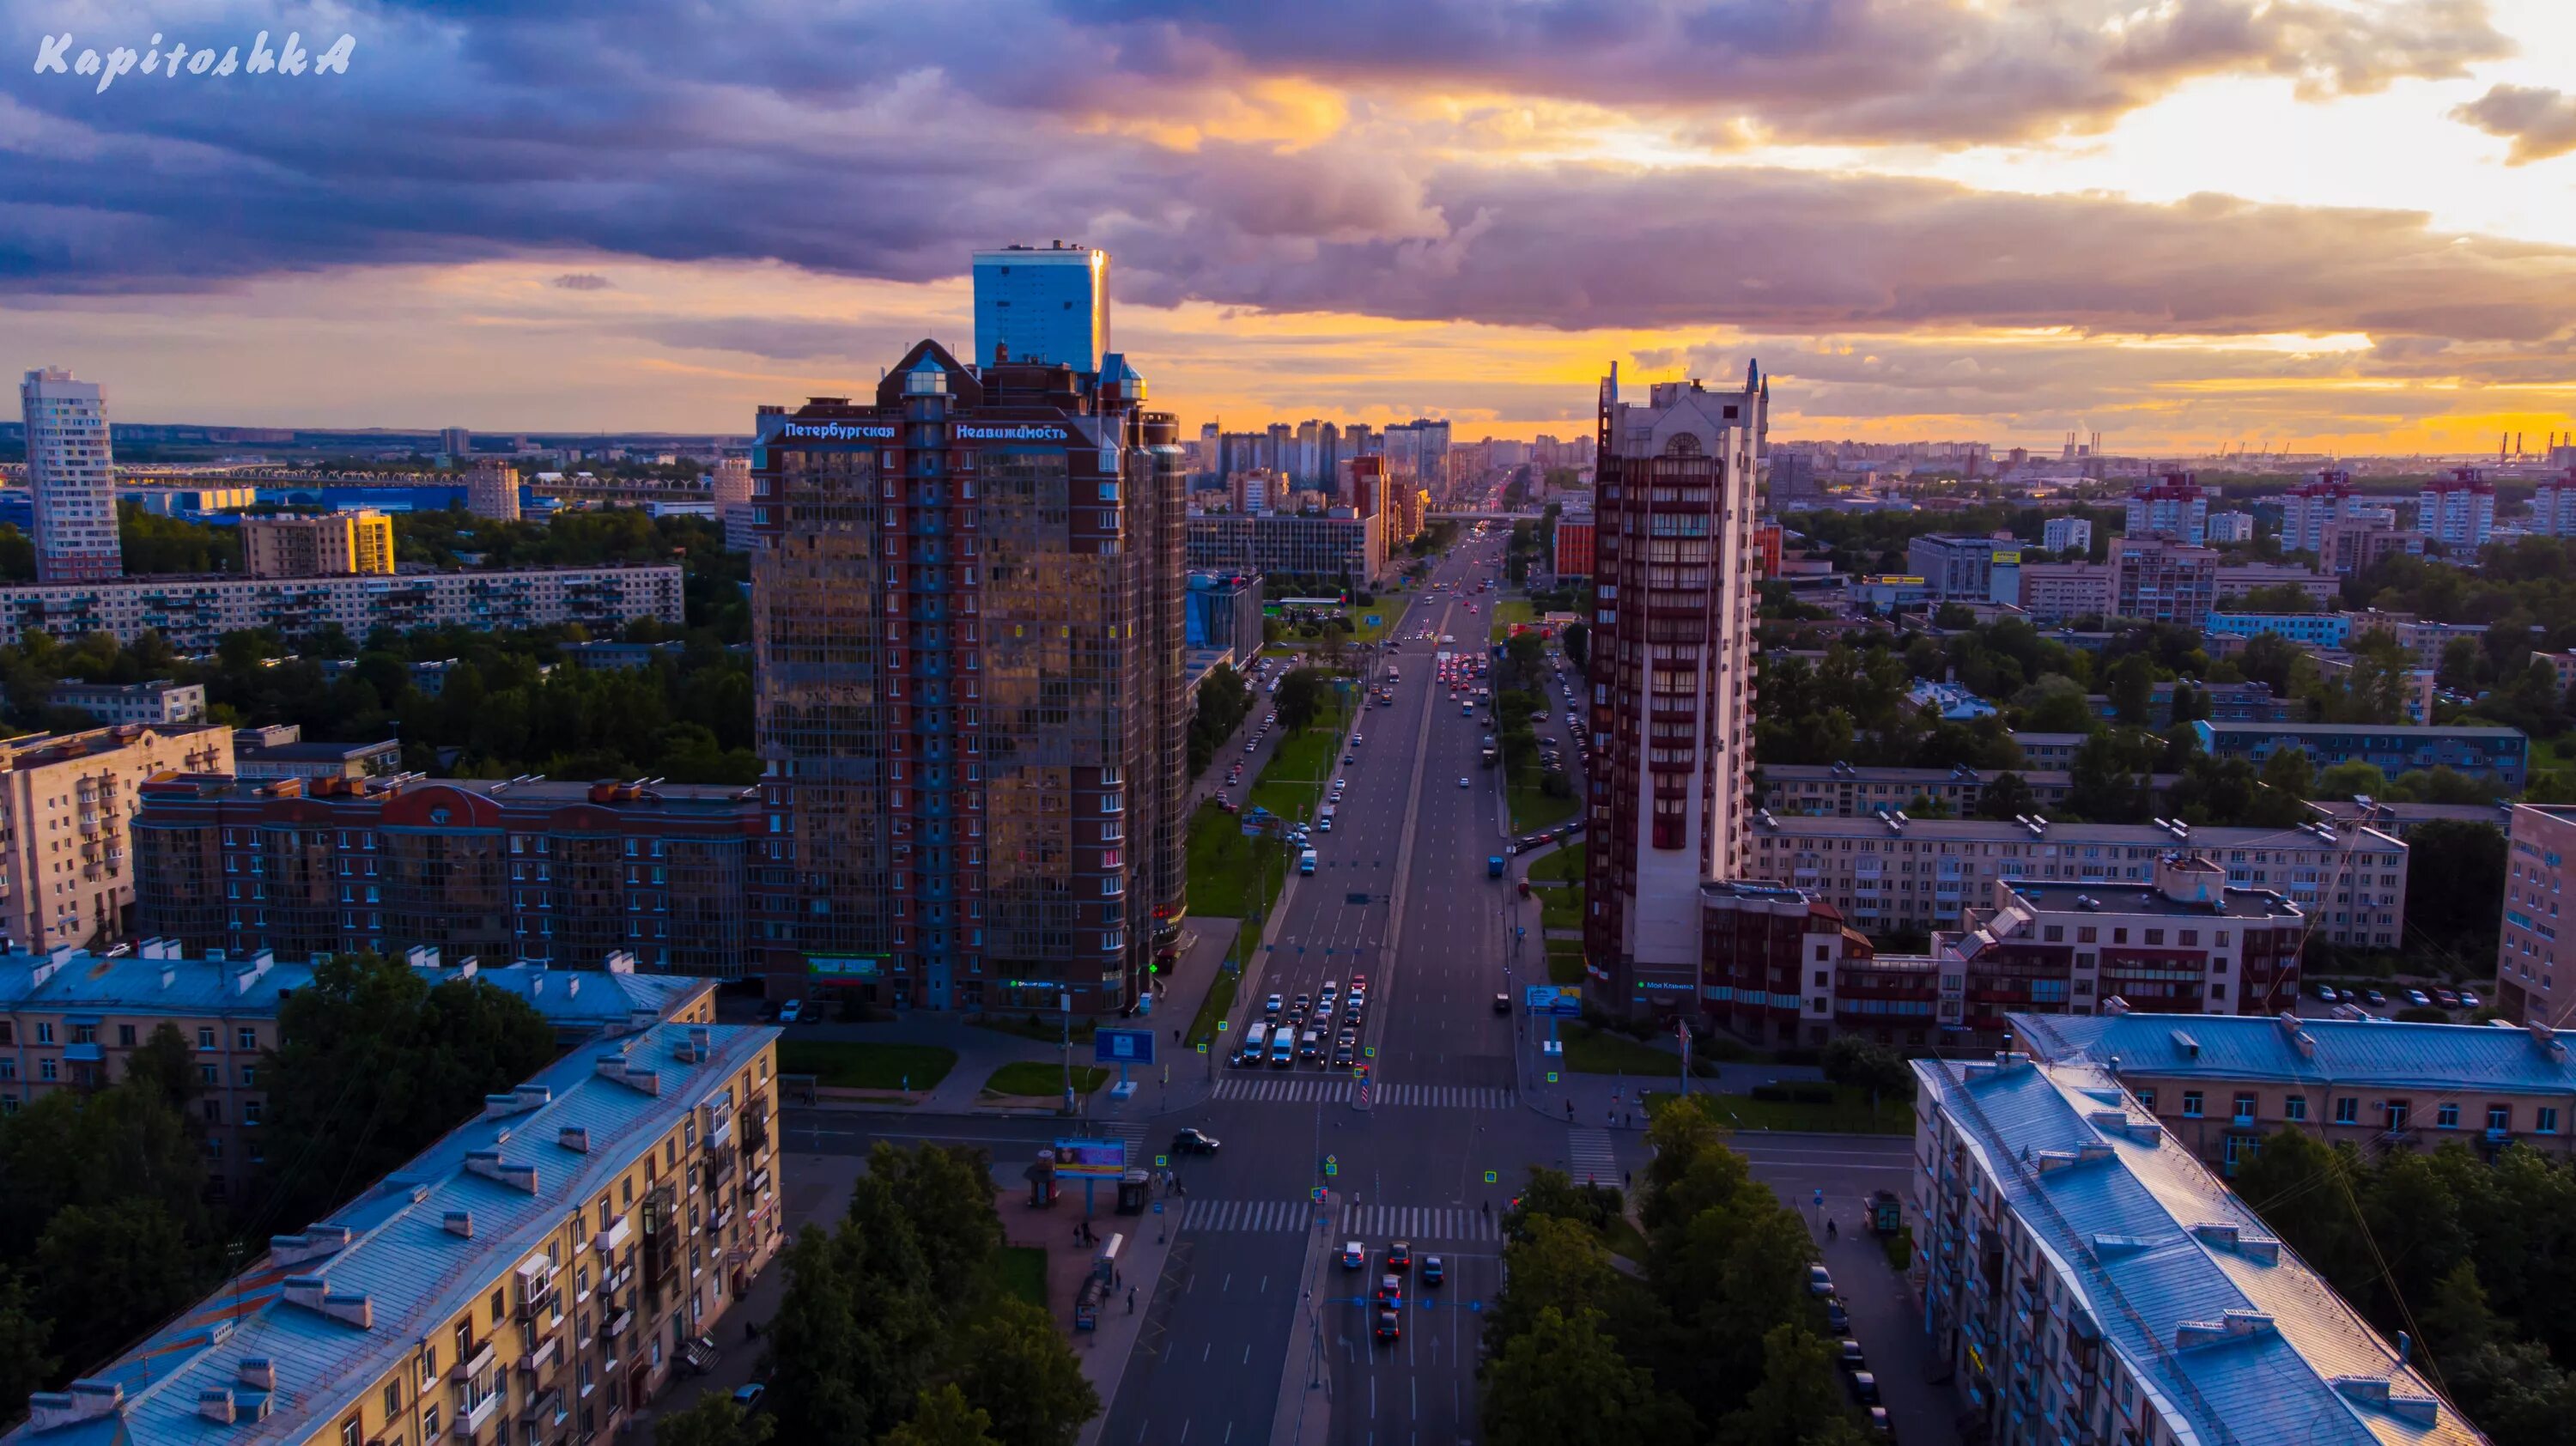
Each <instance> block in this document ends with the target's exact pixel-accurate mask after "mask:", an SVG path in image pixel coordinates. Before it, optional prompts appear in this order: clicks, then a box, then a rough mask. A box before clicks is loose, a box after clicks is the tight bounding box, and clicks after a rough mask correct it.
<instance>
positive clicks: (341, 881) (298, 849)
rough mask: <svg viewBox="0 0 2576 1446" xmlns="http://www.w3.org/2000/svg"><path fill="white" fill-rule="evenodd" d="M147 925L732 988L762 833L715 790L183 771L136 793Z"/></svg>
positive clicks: (734, 791) (255, 944)
mask: <svg viewBox="0 0 2576 1446" xmlns="http://www.w3.org/2000/svg"><path fill="white" fill-rule="evenodd" d="M137 794H138V797H139V800H140V803H141V811H140V812H138V813H137V814H136V815H135V816H134V824H133V836H134V854H135V869H136V877H137V879H138V881H139V884H140V889H141V896H142V907H141V908H140V910H139V911H138V914H139V917H138V923H137V927H138V928H140V929H141V930H142V931H143V932H145V933H147V934H153V935H158V936H163V937H167V938H170V939H173V940H176V941H178V942H179V944H180V945H181V946H182V947H183V948H186V949H188V950H191V951H204V950H210V949H221V950H225V951H227V952H229V953H235V954H243V953H250V952H254V951H257V950H261V949H270V950H274V951H276V952H277V953H279V954H281V955H284V956H286V957H288V958H307V957H310V956H312V955H315V954H329V953H339V952H347V951H354V950H360V949H372V950H375V951H377V952H379V953H384V952H400V951H402V950H404V949H408V948H412V947H414V946H419V945H428V946H432V947H436V948H440V949H443V950H445V951H446V952H447V953H448V954H449V955H450V956H463V955H475V956H478V957H482V958H491V959H516V960H525V961H528V962H531V963H537V964H548V963H554V964H566V965H576V966H580V965H592V964H596V963H597V962H598V961H599V960H600V959H602V958H605V957H607V956H608V955H609V954H611V953H615V952H620V951H623V952H626V953H631V954H633V955H634V956H635V957H636V958H637V960H638V961H639V962H640V963H641V965H642V966H643V967H644V968H646V969H649V970H653V971H656V972H676V973H683V974H697V975H706V976H711V977H718V978H726V979H731V978H737V977H739V976H740V975H741V974H742V973H743V970H744V968H745V966H746V963H747V962H748V961H749V960H750V959H751V958H752V957H753V955H754V954H755V952H756V950H757V949H758V947H759V941H758V938H757V935H756V933H755V929H754V920H753V918H752V914H751V905H750V898H749V896H750V891H751V880H752V877H753V874H754V872H755V860H756V858H757V857H758V856H759V855H760V854H762V853H765V852H766V849H767V845H768V821H767V817H766V812H765V810H764V809H763V808H762V806H761V803H760V797H759V791H758V790H757V789H754V788H738V787H733V786H729V785H717V784H676V783H658V782H644V783H635V782H625V783H555V782H550V781H547V780H545V779H533V778H531V779H500V780H467V779H426V778H420V777H417V776H415V775H408V774H405V775H395V776H391V777H375V778H357V779H351V778H312V779H308V778H279V779H271V780H266V781H255V780H245V779H238V778H233V777H229V776H225V775H222V774H207V773H196V774H180V775H175V776H171V777H166V778H157V779H153V780H151V781H149V782H146V783H145V784H143V785H142V786H141V788H140V789H138V790H137Z"/></svg>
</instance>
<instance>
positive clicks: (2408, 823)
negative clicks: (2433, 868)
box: [2308, 798, 2514, 839]
mask: <svg viewBox="0 0 2576 1446" xmlns="http://www.w3.org/2000/svg"><path fill="white" fill-rule="evenodd" d="M2513 809H2514V806H2513V805H2512V804H2509V803H2508V804H2485V803H2392V802H2390V801H2389V800H2387V799H2384V798H2372V799H2361V798H2323V799H2316V800H2313V801H2311V802H2310V803H2309V804H2308V811H2309V812H2310V813H2313V814H2315V815H2316V816H2317V817H2319V818H2321V819H2324V820H2326V821H2327V822H2329V823H2332V824H2334V825H2335V826H2337V827H2339V828H2341V827H2347V826H2349V827H2355V828H2375V829H2377V830H2379V831H2380V832H2381V833H2384V834H2386V835H2388V836H2389V837H2390V838H2395V839H2403V838H2405V837H2406V836H2407V835H2409V834H2411V833H2413V832H2414V831H2415V830H2417V829H2419V828H2422V827H2423V826H2424V825H2426V824H2428V823H2478V824H2484V825H2486V826H2487V827H2489V828H2492V829H2496V830H2499V831H2501V830H2503V829H2505V828H2507V827H2509V826H2510V825H2511V824H2512V821H2513Z"/></svg>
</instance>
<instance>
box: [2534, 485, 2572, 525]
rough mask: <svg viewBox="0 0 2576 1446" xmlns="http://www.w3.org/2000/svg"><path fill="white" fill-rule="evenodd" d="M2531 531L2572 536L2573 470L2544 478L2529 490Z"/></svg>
mask: <svg viewBox="0 0 2576 1446" xmlns="http://www.w3.org/2000/svg"><path fill="white" fill-rule="evenodd" d="M2531 530H2532V531H2533V532H2535V533H2538V534H2539V535H2540V536H2542V537H2576V470H2571V471H2569V472H2568V473H2566V474H2565V475H2564V476H2559V477H2544V478H2542V479H2541V482H2540V485H2539V486H2537V487H2534V488H2533V489H2531Z"/></svg>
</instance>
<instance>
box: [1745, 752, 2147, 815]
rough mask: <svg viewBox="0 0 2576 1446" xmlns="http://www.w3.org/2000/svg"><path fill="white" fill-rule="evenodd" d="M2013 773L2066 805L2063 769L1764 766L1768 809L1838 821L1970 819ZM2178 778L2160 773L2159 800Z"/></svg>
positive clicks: (2052, 802)
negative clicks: (1904, 814)
mask: <svg viewBox="0 0 2576 1446" xmlns="http://www.w3.org/2000/svg"><path fill="white" fill-rule="evenodd" d="M2006 774H2010V775H2012V776H2013V777H2015V778H2018V779H2020V780H2021V781H2022V785H2023V786H2024V787H2026V788H2028V789H2029V790H2030V794H2031V801H2032V802H2033V803H2034V804H2035V805H2037V807H2038V808H2039V809H2040V811H2042V812H2048V811H2051V810H2054V809H2055V808H2057V807H2058V806H2059V805H2061V804H2063V803H2065V801H2066V794H2067V790H2068V789H2069V788H2070V787H2072V786H2073V782H2072V780H2073V778H2074V775H2073V774H2071V773H2068V772H2067V771H2066V770H2065V769H2062V768H1999V769H1985V770H1979V769H1974V768H1969V767H1967V766H1966V765H1964V764H1963V765H1961V766H1959V767H1957V768H1892V767H1880V766H1876V765H1872V766H1870V767H1865V768H1864V767H1860V766H1857V765H1854V764H1849V763H1765V764H1763V765H1761V768H1760V778H1761V797H1762V806H1763V807H1764V808H1767V809H1769V810H1771V811H1772V812H1773V813H1794V814H1807V815H1811V816H1815V817H1820V818H1821V817H1832V818H1875V817H1877V816H1878V815H1879V814H1882V813H1889V812H1898V811H1903V810H1906V809H1910V808H1912V807H1913V806H1914V801H1915V800H1916V799H1918V798H1920V799H1930V800H1932V801H1933V802H1934V803H1936V804H1937V805H1939V807H1940V808H1942V809H1943V810H1946V811H1947V814H1948V816H1949V817H1952V818H1966V817H1968V816H1970V815H1972V814H1974V813H1975V812H1976V811H1977V809H1978V807H1979V806H1980V805H1981V804H1983V803H1984V801H1985V796H1986V789H1987V787H1988V786H1989V785H1991V784H1992V783H1994V782H1995V780H1997V779H1999V778H2002V777H2004V776H2005V775H2006ZM2175 776H2176V775H2173V774H2170V773H2159V774H2156V775H2155V776H2154V786H2155V788H2156V791H2157V794H2158V796H2159V797H2161V796H2162V794H2163V791H2164V790H2165V789H2166V788H2168V787H2171V786H2172V784H2173V781H2174V778H2175Z"/></svg>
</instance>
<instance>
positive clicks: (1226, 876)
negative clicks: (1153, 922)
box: [1189, 803, 1287, 919]
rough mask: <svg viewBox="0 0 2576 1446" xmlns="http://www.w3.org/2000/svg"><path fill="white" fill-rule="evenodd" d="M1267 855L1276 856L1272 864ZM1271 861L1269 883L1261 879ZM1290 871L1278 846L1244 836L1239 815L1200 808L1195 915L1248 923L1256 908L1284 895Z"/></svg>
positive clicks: (1192, 883)
mask: <svg viewBox="0 0 2576 1446" xmlns="http://www.w3.org/2000/svg"><path fill="white" fill-rule="evenodd" d="M1265 852H1267V853H1268V854H1269V855H1270V857H1269V858H1268V859H1267V860H1265V859H1264V857H1263V855H1264V853H1265ZM1265 862H1267V863H1268V865H1269V877H1268V878H1267V879H1264V878H1262V877H1261V872H1262V865H1263V864H1264V863H1265ZM1286 868H1287V865H1286V864H1285V862H1284V861H1283V860H1282V859H1281V857H1280V855H1279V845H1278V844H1277V843H1276V842H1274V841H1272V840H1269V839H1250V838H1245V837H1244V836H1243V821H1242V819H1241V817H1240V816H1239V815H1236V814H1231V813H1228V812H1226V811H1225V810H1224V809H1221V808H1219V807H1217V806H1216V805H1215V804H1213V803H1203V804H1200V805H1199V808H1198V812H1196V813H1194V814H1192V815H1190V841H1189V901H1190V912H1191V913H1193V914H1207V915H1211V916H1213V917H1216V918H1220V919H1248V918H1250V917H1251V916H1252V912H1253V910H1254V909H1255V908H1256V907H1258V906H1259V905H1261V904H1266V903H1267V902H1269V899H1270V897H1271V896H1272V895H1273V894H1275V893H1277V892H1278V888H1279V880H1280V878H1281V877H1282V876H1283V875H1284V873H1285V872H1286Z"/></svg>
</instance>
